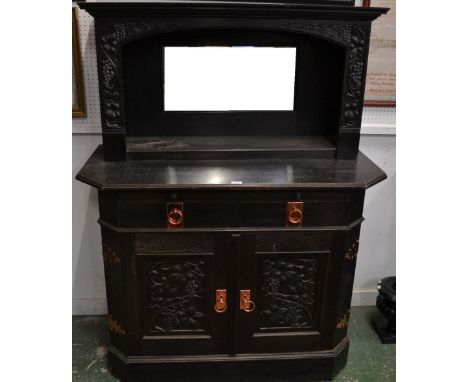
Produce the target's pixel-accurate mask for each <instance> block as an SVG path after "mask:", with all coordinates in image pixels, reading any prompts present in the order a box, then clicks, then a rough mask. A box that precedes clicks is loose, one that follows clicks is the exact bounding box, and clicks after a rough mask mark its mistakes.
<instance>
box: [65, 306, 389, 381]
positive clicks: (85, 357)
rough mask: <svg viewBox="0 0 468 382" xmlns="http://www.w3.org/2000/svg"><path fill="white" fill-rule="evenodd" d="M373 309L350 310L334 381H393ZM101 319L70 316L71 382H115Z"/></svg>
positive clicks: (102, 318) (357, 308) (105, 333)
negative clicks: (344, 352)
mask: <svg viewBox="0 0 468 382" xmlns="http://www.w3.org/2000/svg"><path fill="white" fill-rule="evenodd" d="M374 314H376V308H375V307H372V306H369V307H354V308H352V309H351V319H350V323H349V330H348V336H349V340H350V343H351V345H350V350H349V355H348V364H347V365H346V367H345V368H344V369H343V370H342V371H341V373H340V374H338V376H337V377H336V378H335V379H334V381H339V382H380V381H394V380H395V345H382V344H381V343H380V340H379V338H378V337H377V335H376V334H375V333H374V331H373V329H372V325H371V323H370V319H371V317H372V315H374ZM105 322H106V319H105V317H104V316H75V317H73V371H72V373H73V381H76V382H81V381H86V382H94V381H95V382H105V381H117V379H116V378H114V377H112V375H110V373H109V371H108V370H107V367H106V362H107V361H106V353H107V348H106V346H107V344H108V343H109V336H108V334H107V326H106V324H105Z"/></svg>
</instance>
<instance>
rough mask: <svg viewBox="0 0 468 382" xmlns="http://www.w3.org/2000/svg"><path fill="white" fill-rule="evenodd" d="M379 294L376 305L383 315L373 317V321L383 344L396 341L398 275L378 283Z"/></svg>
mask: <svg viewBox="0 0 468 382" xmlns="http://www.w3.org/2000/svg"><path fill="white" fill-rule="evenodd" d="M377 290H378V291H379V295H378V296H377V300H376V305H377V309H378V310H379V312H380V313H381V314H382V315H383V317H382V316H376V317H374V318H373V320H372V323H373V325H374V329H375V331H376V333H377V334H378V336H379V338H380V341H382V343H383V344H394V343H396V277H386V278H384V279H382V280H380V281H379V282H378V284H377Z"/></svg>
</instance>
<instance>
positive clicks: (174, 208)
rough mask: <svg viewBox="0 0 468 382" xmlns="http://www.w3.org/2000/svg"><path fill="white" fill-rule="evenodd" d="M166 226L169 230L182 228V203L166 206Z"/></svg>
mask: <svg viewBox="0 0 468 382" xmlns="http://www.w3.org/2000/svg"><path fill="white" fill-rule="evenodd" d="M167 225H168V227H169V228H180V227H183V226H184V206H183V204H182V203H171V204H168V206H167Z"/></svg>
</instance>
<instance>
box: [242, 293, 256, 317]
mask: <svg viewBox="0 0 468 382" xmlns="http://www.w3.org/2000/svg"><path fill="white" fill-rule="evenodd" d="M250 293H251V291H250V289H242V290H241V291H240V303H239V308H240V310H243V311H244V312H247V313H249V312H253V311H254V310H255V303H254V302H253V301H252V300H251V299H250Z"/></svg>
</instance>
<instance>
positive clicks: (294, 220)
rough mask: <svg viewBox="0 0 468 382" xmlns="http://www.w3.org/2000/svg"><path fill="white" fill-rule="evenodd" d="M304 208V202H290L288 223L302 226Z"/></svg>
mask: <svg viewBox="0 0 468 382" xmlns="http://www.w3.org/2000/svg"><path fill="white" fill-rule="evenodd" d="M303 208H304V204H303V202H288V211H287V215H286V217H287V225H289V226H300V225H302V217H303V214H302V211H303Z"/></svg>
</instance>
